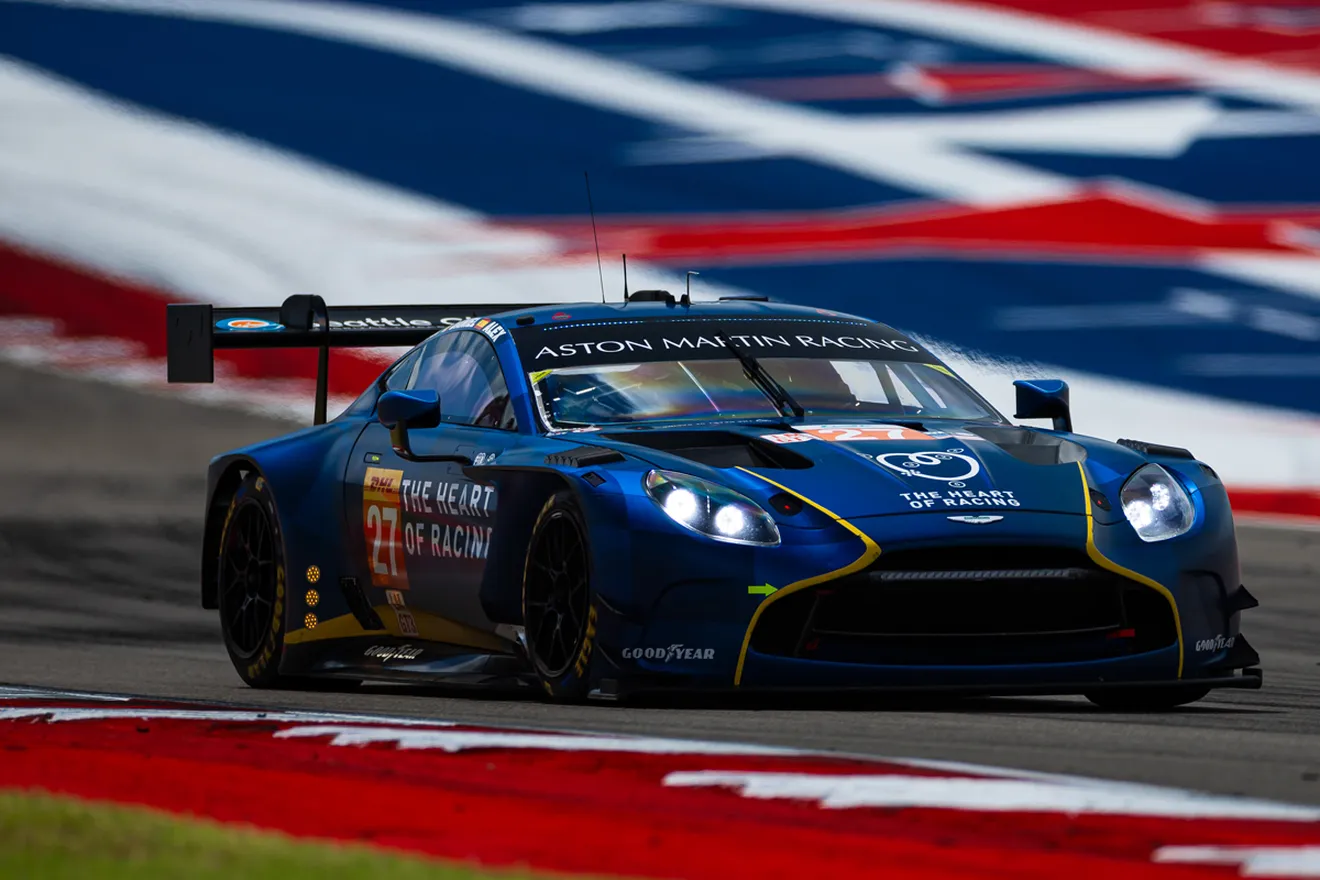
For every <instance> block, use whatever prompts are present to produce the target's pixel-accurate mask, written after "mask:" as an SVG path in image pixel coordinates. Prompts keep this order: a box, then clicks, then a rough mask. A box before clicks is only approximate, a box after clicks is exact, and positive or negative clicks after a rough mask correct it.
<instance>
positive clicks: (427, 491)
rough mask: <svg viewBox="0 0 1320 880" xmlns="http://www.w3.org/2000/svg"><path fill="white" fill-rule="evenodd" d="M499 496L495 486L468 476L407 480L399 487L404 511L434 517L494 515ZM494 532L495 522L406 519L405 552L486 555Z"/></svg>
mask: <svg viewBox="0 0 1320 880" xmlns="http://www.w3.org/2000/svg"><path fill="white" fill-rule="evenodd" d="M488 462H489V460H488ZM496 497H497V496H496V494H495V487H494V486H483V485H480V484H478V483H473V482H471V481H468V480H454V481H452V482H446V481H440V482H434V481H432V480H403V481H402V483H401V485H400V489H399V504H400V506H401V507H402V510H403V512H404V513H408V514H417V515H422V516H431V517H437V516H448V517H458V518H462V519H490V518H491V517H492V516H493V515H494V513H495V506H494V502H495V500H496ZM492 532H493V528H492V527H491V526H482V525H476V524H473V523H457V524H451V523H439V522H425V521H422V522H417V521H412V522H407V521H405V522H403V524H402V533H403V552H404V555H406V556H430V557H433V558H441V559H485V558H486V553H487V552H488V551H489V550H490V540H491V534H492Z"/></svg>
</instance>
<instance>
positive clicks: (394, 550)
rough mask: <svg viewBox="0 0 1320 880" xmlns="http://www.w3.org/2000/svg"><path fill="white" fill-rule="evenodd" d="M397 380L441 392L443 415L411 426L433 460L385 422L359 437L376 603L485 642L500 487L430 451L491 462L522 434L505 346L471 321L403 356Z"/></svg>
mask: <svg viewBox="0 0 1320 880" xmlns="http://www.w3.org/2000/svg"><path fill="white" fill-rule="evenodd" d="M386 387H387V388H388V389H389V390H400V389H408V390H421V389H429V390H433V391H435V392H436V393H437V395H438V396H439V398H440V413H441V417H440V418H441V421H440V424H439V426H438V427H435V428H414V429H412V430H411V431H410V432H409V436H410V443H411V447H412V453H413V456H414V458H415V459H421V460H409V459H405V458H404V457H402V456H400V455H398V454H397V453H396V452H395V451H394V449H393V448H392V446H391V443H390V434H389V431H388V430H387V429H386V428H385V427H384V426H383V425H381V424H380V423H378V422H372V423H370V424H369V425H368V426H367V427H366V429H365V430H364V431H363V432H362V435H361V437H360V438H359V440H358V443H357V447H356V448H355V449H354V453H353V465H352V467H351V468H350V469H349V472H348V474H347V479H348V486H347V487H346V488H347V492H348V496H347V501H348V508H349V516H350V530H351V533H352V534H354V535H356V536H360V537H358V538H357V541H358V542H359V543H360V548H359V558H360V559H361V561H362V565H361V569H360V570H362V571H363V572H364V574H365V577H364V578H363V579H362V581H361V583H362V585H363V587H364V589H365V590H366V592H367V596H368V598H369V601H370V602H371V604H372V605H375V606H381V605H388V606H389V607H390V608H391V609H393V610H394V612H395V614H394V617H395V618H396V619H397V621H398V625H399V634H400V635H404V636H410V637H419V638H432V639H434V640H438V641H446V642H452V643H456V644H473V643H474V642H476V643H484V642H485V641H486V640H485V639H483V638H480V637H479V635H481V634H490V633H493V632H494V630H495V625H494V624H493V623H491V622H490V620H489V619H488V618H487V617H486V615H485V613H484V612H483V611H482V608H481V603H480V600H479V591H480V586H481V578H482V575H483V573H484V571H485V566H486V556H487V553H488V551H489V548H490V542H491V536H492V533H493V523H494V518H495V512H496V509H497V505H498V498H497V493H496V490H495V487H494V486H492V485H489V484H482V483H478V482H475V481H473V480H471V479H469V478H468V477H467V476H465V475H464V474H463V470H462V465H461V463H457V462H435V461H426V460H424V459H425V458H426V457H428V456H437V455H455V456H457V455H461V456H466V457H467V458H468V459H470V460H472V461H473V462H475V463H485V462H488V461H490V460H494V459H496V458H497V457H498V456H499V455H500V454H501V453H502V452H503V451H504V450H505V449H506V448H508V447H509V446H511V445H512V444H513V443H514V442H515V441H516V438H517V434H516V431H517V422H516V419H515V418H514V415H513V409H512V406H511V404H510V399H509V391H508V384H507V382H505V379H504V375H503V373H502V371H501V369H500V366H499V361H498V359H497V357H496V354H495V350H494V347H493V346H492V345H491V342H490V340H488V339H487V338H486V337H485V336H484V335H482V334H481V333H477V332H474V331H471V330H452V331H449V332H447V333H443V334H440V335H439V336H436V337H435V338H434V339H432V340H430V341H429V342H427V343H425V344H424V345H423V346H421V347H420V348H419V350H418V353H417V357H416V360H415V361H413V362H411V363H404V362H401V363H400V364H399V366H398V367H396V369H395V370H394V371H393V372H392V373H391V374H390V375H389V376H388V377H387V378H386ZM355 496H356V503H355ZM354 520H356V528H354V527H353V521H354ZM382 619H383V620H384V619H385V618H384V617H382ZM390 622H391V621H388V620H386V623H387V625H389V624H390Z"/></svg>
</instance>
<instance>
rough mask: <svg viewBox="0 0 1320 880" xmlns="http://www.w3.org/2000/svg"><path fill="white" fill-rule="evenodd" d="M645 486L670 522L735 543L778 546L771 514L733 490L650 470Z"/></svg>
mask: <svg viewBox="0 0 1320 880" xmlns="http://www.w3.org/2000/svg"><path fill="white" fill-rule="evenodd" d="M643 484H644V485H645V486H646V494H647V495H650V496H651V500H652V501H654V502H655V503H656V504H658V505H660V509H661V510H663V511H664V512H665V513H666V514H668V515H669V518H670V519H672V520H673V521H674V522H676V523H678V524H679V525H681V526H684V527H685V528H689V529H692V531H694V532H700V533H701V534H703V535H706V536H707V537H711V538H714V539H715V540H717V541H728V542H730V543H734V544H764V545H769V546H773V545H775V544H778V543H779V529H778V528H777V527H776V526H775V521H774V520H773V519H771V518H770V514H768V513H766V512H765V511H764V510H762V509H761V508H760V507H758V506H757V505H756V502H754V501H752V500H751V499H750V498H748V497H746V496H744V495H740V494H738V493H737V492H735V491H733V490H732V489H726V488H724V487H723V486H720V485H718V484H716V483H709V482H707V481H705V480H699V479H697V478H696V477H691V476H688V475H687V474H678V473H674V472H673V471H650V472H649V473H647V475H646V479H645V480H644V481H643Z"/></svg>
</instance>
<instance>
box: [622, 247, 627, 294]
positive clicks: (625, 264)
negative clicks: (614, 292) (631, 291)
mask: <svg viewBox="0 0 1320 880" xmlns="http://www.w3.org/2000/svg"><path fill="white" fill-rule="evenodd" d="M623 301H624V302H627V301H628V255H627V254H624V255H623Z"/></svg>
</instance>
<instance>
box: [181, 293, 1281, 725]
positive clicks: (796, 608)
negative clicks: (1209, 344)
mask: <svg viewBox="0 0 1320 880" xmlns="http://www.w3.org/2000/svg"><path fill="white" fill-rule="evenodd" d="M168 324H169V328H168V340H169V364H170V380H171V381H178V382H199V381H200V382H205V381H212V380H213V357H214V352H215V350H216V349H226V348H251V347H279V346H305V347H315V348H319V349H320V359H321V369H320V374H319V376H320V381H319V384H318V389H317V415H316V422H317V424H316V425H315V426H313V427H311V428H308V429H305V430H302V431H298V432H297V433H293V434H290V435H288V436H285V437H280V438H277V439H274V440H271V441H268V442H264V443H259V444H256V445H254V446H250V447H247V448H245V449H238V450H235V451H233V452H230V453H227V454H225V455H221V456H219V457H217V458H216V459H215V460H214V461H213V462H212V463H211V467H210V473H209V489H208V498H207V516H206V526H205V538H204V542H203V551H202V584H201V588H202V589H201V598H202V604H203V606H205V607H206V608H211V609H218V610H219V612H220V622H221V627H222V630H223V635H224V642H225V646H226V648H227V649H228V651H229V655H230V657H231V658H232V660H233V663H234V666H235V668H236V669H237V670H238V673H239V675H240V676H241V677H242V678H243V680H244V681H246V682H247V683H248V684H250V685H252V686H254V687H298V686H302V685H307V684H312V683H315V682H316V680H318V679H324V678H336V679H345V680H349V681H361V680H389V681H413V682H433V683H447V684H472V685H501V686H506V685H510V684H514V683H519V684H524V685H527V684H530V685H532V686H534V687H538V688H542V689H544V691H545V693H546V694H548V695H549V696H550V697H551V698H553V699H555V700H560V701H579V700H584V699H587V698H597V699H606V700H613V699H618V698H621V697H626V696H628V695H630V694H634V693H638V692H644V691H655V690H674V689H678V690H698V689H700V690H710V689H736V690H742V691H753V690H754V691H772V690H831V691H848V690H895V691H906V690H914V691H945V692H951V693H990V694H1084V695H1086V697H1088V698H1089V699H1090V700H1092V701H1093V702H1095V703H1097V704H1099V705H1101V706H1107V707H1120V708H1144V709H1155V708H1161V707H1171V706H1175V705H1179V704H1183V703H1188V702H1191V701H1193V700H1197V699H1200V698H1201V697H1203V696H1204V695H1205V694H1206V693H1207V692H1208V691H1209V690H1210V689H1211V688H1216V687H1236V688H1258V687H1260V685H1261V673H1260V670H1259V668H1258V664H1259V657H1258V655H1257V654H1256V652H1255V651H1254V650H1253V649H1252V648H1251V646H1250V645H1249V644H1248V643H1247V640H1246V639H1245V638H1244V637H1243V636H1242V635H1241V634H1240V633H1239V628H1238V623H1239V614H1240V612H1241V611H1243V610H1245V609H1248V608H1251V607H1253V606H1255V605H1256V604H1257V602H1256V600H1255V599H1254V598H1253V597H1252V596H1251V594H1250V593H1249V592H1248V591H1247V590H1246V588H1245V587H1244V586H1242V585H1241V583H1240V581H1239V569H1238V558H1237V546H1236V539H1235V536H1234V529H1233V517H1232V513H1231V511H1230V509H1229V503H1228V498H1227V496H1226V494H1225V490H1224V486H1223V484H1222V483H1221V482H1220V480H1219V478H1218V476H1216V474H1215V472H1214V470H1213V469H1211V467H1210V466H1209V465H1206V464H1203V463H1201V462H1199V461H1197V460H1196V459H1195V458H1194V457H1193V456H1192V455H1191V454H1190V453H1189V452H1187V451H1186V450H1184V449H1178V448H1172V447H1166V446H1158V445H1155V444H1151V443H1143V442H1138V441H1130V440H1120V441H1119V442H1118V443H1110V442H1106V441H1102V440H1098V439H1095V438H1090V437H1082V436H1079V435H1076V434H1073V433H1072V430H1071V421H1070V415H1069V406H1068V389H1067V386H1066V385H1065V384H1064V383H1062V382H1059V381H1044V380H1033V381H1020V382H1017V383H1016V386H1017V410H1018V411H1017V413H1016V415H1015V418H1019V419H1040V418H1043V419H1052V424H1053V429H1052V430H1046V429H1039V428H1031V427H1020V426H1017V425H1014V424H1012V423H1011V422H1010V421H1009V420H1008V419H1006V418H1005V417H1004V416H1003V415H1001V414H1000V413H998V412H996V411H995V409H994V408H993V407H992V406H991V405H990V404H989V403H987V402H986V401H985V400H984V399H983V398H982V397H981V396H980V395H979V394H977V392H976V391H974V390H973V389H972V388H971V387H970V386H969V385H968V384H967V383H965V382H964V381H963V380H961V379H960V378H959V377H958V376H957V375H956V374H955V373H954V372H953V371H952V370H950V369H949V368H948V367H947V366H945V365H944V364H943V363H941V362H940V360H939V359H938V358H936V357H935V356H934V355H933V354H931V353H930V352H929V351H927V350H926V349H925V348H924V347H923V346H922V345H921V344H920V343H919V342H917V341H915V340H913V339H911V338H909V337H908V336H905V335H904V334H903V333H900V332H899V331H897V330H894V329H893V328H891V327H888V326H885V325H884V324H879V323H875V322H873V321H869V320H866V319H863V318H858V317H853V316H849V315H843V314H839V313H836V312H831V311H825V310H821V309H812V308H802V307H794V306H787V305H780V304H772V303H769V302H765V301H762V300H749V299H747V298H741V299H738V300H733V301H730V300H722V301H719V302H710V303H695V302H690V301H689V300H688V298H687V297H686V296H683V297H682V298H678V299H676V298H675V297H674V296H672V295H670V294H669V293H667V292H665V291H638V292H637V293H635V294H634V295H632V296H631V297H629V298H628V299H627V300H626V301H625V302H620V303H614V304H575V305H559V306H552V307H545V306H521V307H511V308H509V309H508V310H507V311H502V312H501V313H499V314H494V315H487V316H482V315H480V310H479V309H478V308H473V307H439V306H435V307H415V306H404V307H398V308H391V307H364V308H355V307H333V308H327V307H326V306H325V304H324V302H323V301H322V300H321V299H320V298H319V297H306V296H301V297H292V298H290V299H289V300H288V301H286V302H285V304H284V305H283V306H282V307H280V308H279V309H241V310H240V309H213V308H212V307H211V306H209V305H177V306H170V308H169V319H168ZM355 345H356V346H390V345H413V346H414V347H413V348H412V349H411V350H410V351H409V352H408V353H407V354H405V355H404V356H403V357H401V358H400V359H399V360H398V361H397V362H395V363H394V365H393V366H391V367H390V368H389V369H387V370H386V371H385V372H384V373H383V374H382V375H381V376H380V378H379V379H378V380H377V381H376V382H374V383H373V384H372V385H371V386H370V387H369V388H367V389H366V391H365V392H364V393H363V394H362V396H361V397H359V398H358V399H357V401H356V402H355V403H353V404H352V405H351V406H349V407H348V409H347V410H346V411H345V412H343V413H342V414H341V415H339V416H338V417H337V418H335V419H333V420H329V421H326V419H325V406H326V403H325V401H326V372H327V369H328V353H329V350H330V348H332V347H338V346H355Z"/></svg>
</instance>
